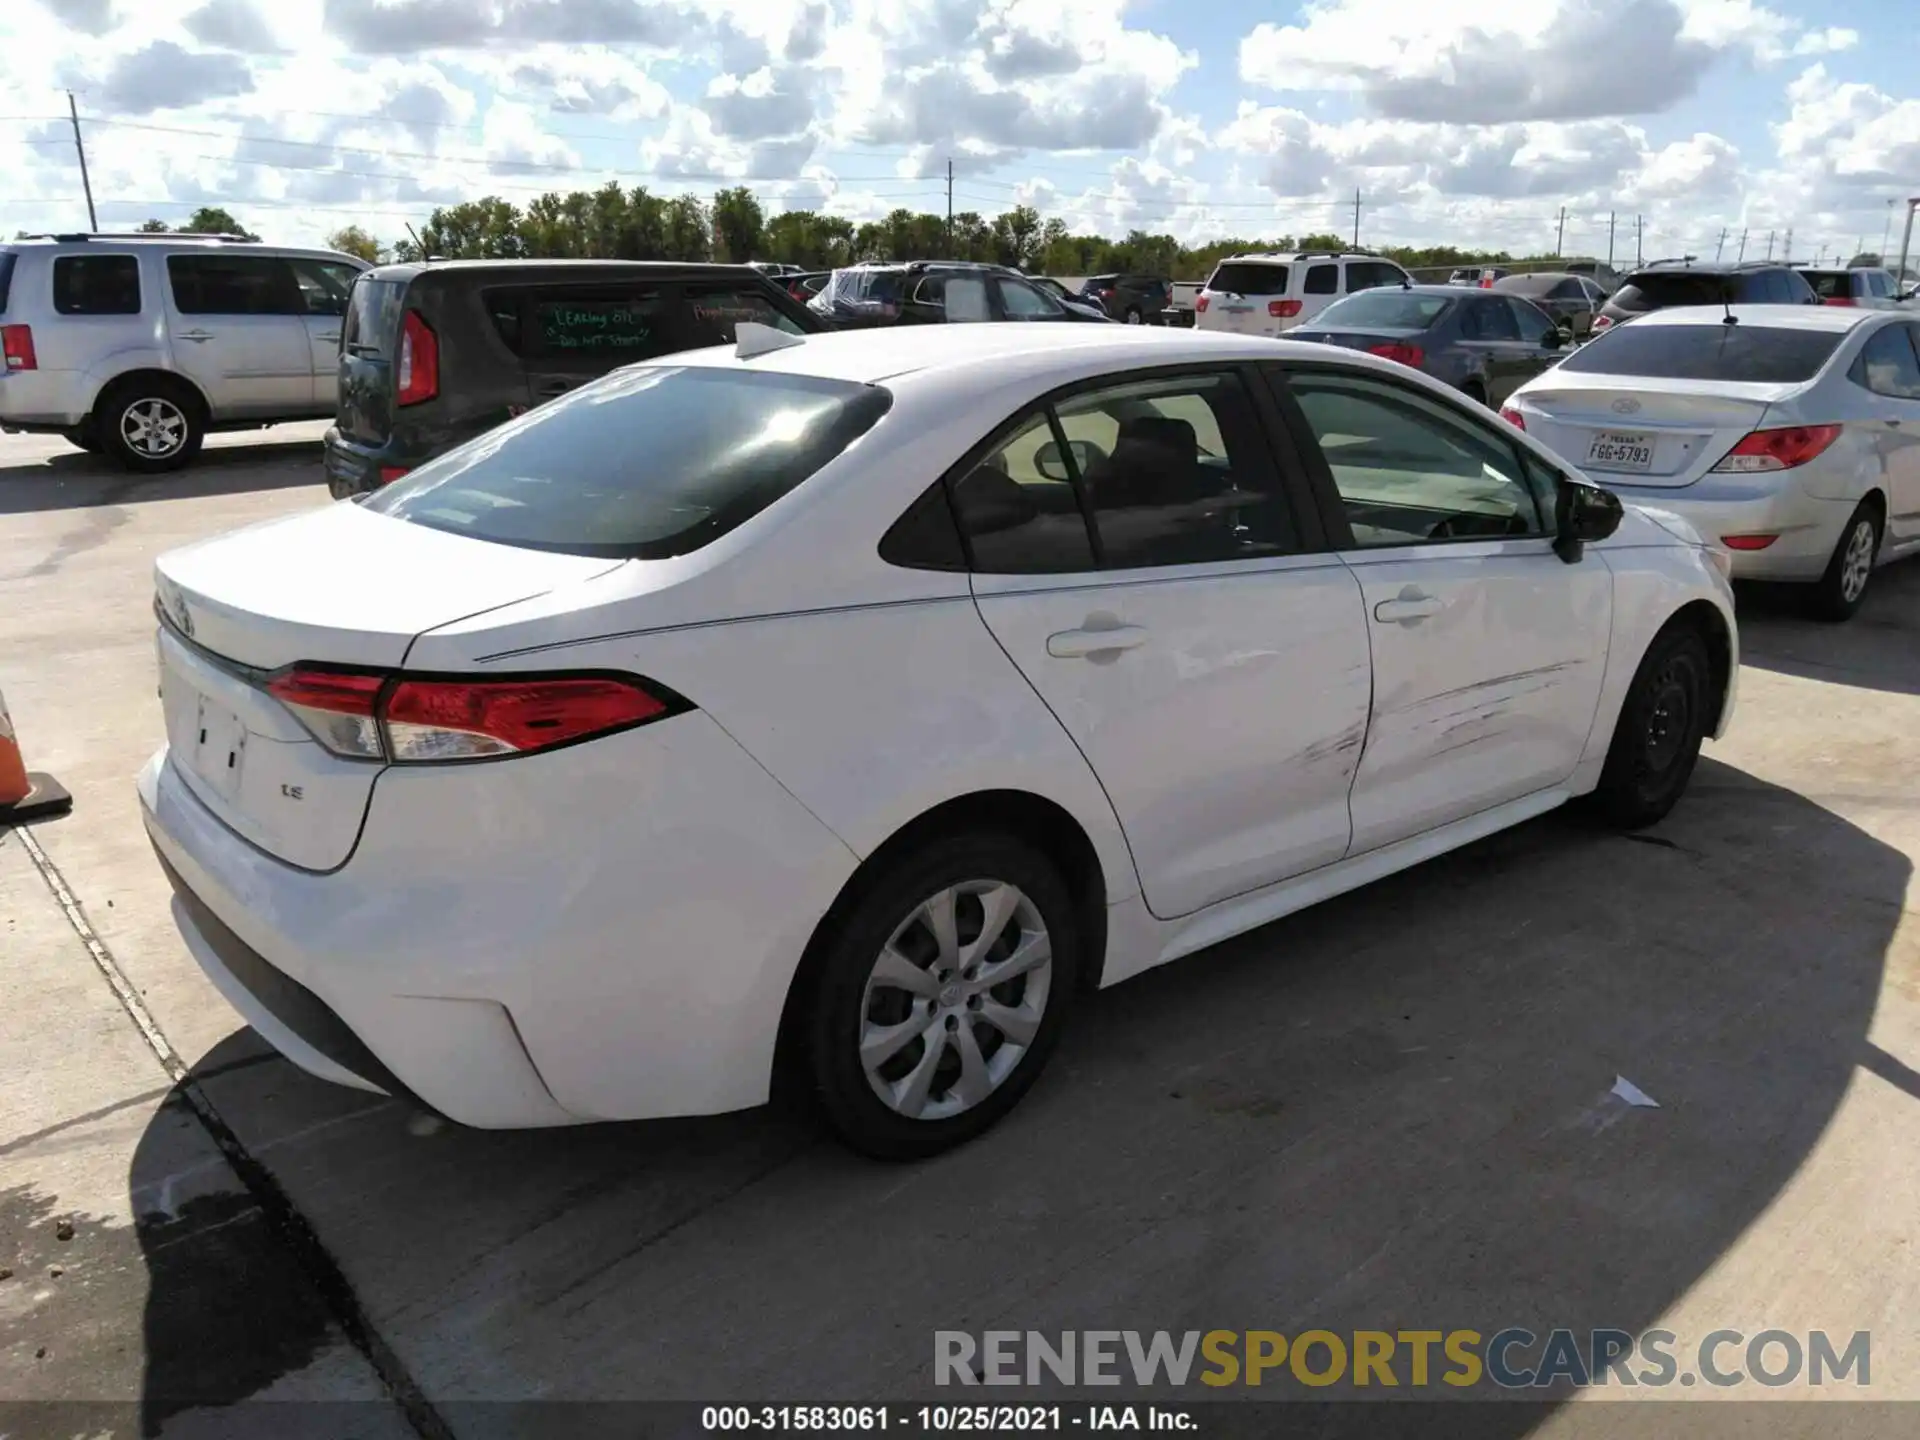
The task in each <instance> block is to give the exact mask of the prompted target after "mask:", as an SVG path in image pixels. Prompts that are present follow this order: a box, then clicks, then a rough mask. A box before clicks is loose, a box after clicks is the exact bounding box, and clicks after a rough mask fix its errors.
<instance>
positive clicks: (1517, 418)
mask: <svg viewBox="0 0 1920 1440" xmlns="http://www.w3.org/2000/svg"><path fill="white" fill-rule="evenodd" d="M1500 418H1501V419H1502V420H1504V421H1506V422H1507V423H1508V424H1509V425H1511V426H1513V428H1514V429H1516V430H1524V429H1526V428H1527V417H1526V416H1524V415H1522V414H1521V413H1520V412H1519V411H1518V410H1516V409H1514V408H1513V406H1511V405H1502V406H1501V407H1500Z"/></svg>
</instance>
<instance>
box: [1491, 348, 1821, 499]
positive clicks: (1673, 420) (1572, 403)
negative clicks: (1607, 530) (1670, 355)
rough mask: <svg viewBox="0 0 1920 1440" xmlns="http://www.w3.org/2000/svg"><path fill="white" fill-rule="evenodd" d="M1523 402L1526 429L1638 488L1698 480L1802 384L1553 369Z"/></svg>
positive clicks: (1587, 466)
mask: <svg viewBox="0 0 1920 1440" xmlns="http://www.w3.org/2000/svg"><path fill="white" fill-rule="evenodd" d="M1550 374H1551V378H1550V379H1548V380H1546V381H1545V382H1544V383H1543V382H1542V381H1535V382H1534V383H1533V384H1531V385H1529V386H1528V387H1527V388H1526V390H1525V391H1524V393H1522V394H1521V395H1520V396H1519V397H1518V399H1519V401H1520V402H1521V403H1522V404H1523V405H1524V407H1525V413H1526V422H1527V433H1528V434H1529V435H1532V436H1533V437H1534V438H1535V439H1537V440H1539V441H1541V442H1542V443H1543V444H1545V445H1547V446H1549V447H1550V448H1552V449H1554V450H1556V451H1558V452H1559V453H1560V454H1561V455H1562V456H1564V457H1565V458H1566V459H1567V460H1568V461H1570V462H1571V463H1573V464H1574V465H1577V466H1579V467H1580V468H1581V469H1582V470H1585V471H1588V472H1589V473H1591V474H1593V475H1596V476H1601V477H1618V478H1619V479H1620V480H1622V481H1630V482H1631V483H1633V484H1636V485H1655V486H1666V487H1671V488H1678V487H1680V486H1683V485H1691V484H1693V483H1694V482H1695V481H1696V480H1699V479H1700V478H1701V477H1702V476H1704V475H1706V474H1707V472H1708V471H1710V470H1711V469H1712V468H1713V467H1714V466H1715V465H1717V464H1718V463H1719V462H1720V461H1721V460H1722V459H1724V458H1725V457H1726V454H1727V452H1728V451H1729V450H1731V449H1733V447H1734V446H1735V445H1737V444H1739V443H1740V441H1741V440H1742V439H1744V438H1745V437H1746V436H1747V435H1748V434H1749V433H1750V432H1751V431H1754V430H1758V429H1761V428H1762V427H1763V424H1764V417H1765V416H1766V413H1767V410H1768V407H1769V406H1772V405H1775V404H1778V403H1780V402H1781V401H1783V400H1785V399H1786V398H1787V397H1788V396H1790V395H1792V394H1794V393H1795V392H1797V391H1798V390H1800V389H1801V388H1803V387H1801V386H1799V385H1765V384H1736V383H1730V382H1728V381H1724V380H1662V381H1661V382H1659V388H1658V389H1650V388H1646V387H1645V382H1644V381H1636V380H1632V379H1627V378H1609V377H1607V376H1604V375H1593V376H1586V375H1575V374H1570V373H1567V372H1565V371H1558V370H1556V371H1553V372H1550Z"/></svg>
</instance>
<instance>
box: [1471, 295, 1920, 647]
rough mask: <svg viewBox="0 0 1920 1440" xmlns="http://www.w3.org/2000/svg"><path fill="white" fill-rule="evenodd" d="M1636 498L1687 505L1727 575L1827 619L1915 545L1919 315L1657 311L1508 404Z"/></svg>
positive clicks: (1919, 536) (1751, 308) (1757, 308)
mask: <svg viewBox="0 0 1920 1440" xmlns="http://www.w3.org/2000/svg"><path fill="white" fill-rule="evenodd" d="M1504 413H1505V414H1506V415H1507V418H1508V419H1510V420H1511V421H1513V422H1514V423H1515V424H1517V425H1519V426H1521V427H1522V428H1524V429H1525V430H1526V432H1527V433H1528V434H1529V435H1534V436H1537V437H1538V438H1539V439H1541V440H1543V441H1544V442H1545V443H1546V444H1548V445H1550V446H1552V447H1553V448H1554V449H1555V450H1557V451H1559V452H1560V453H1561V454H1563V455H1565V456H1566V457H1567V458H1568V459H1569V460H1571V461H1572V462H1573V463H1574V464H1576V465H1578V466H1580V467H1582V468H1583V469H1584V470H1585V471H1586V472H1587V473H1588V474H1589V475H1590V476H1592V477H1594V478H1596V479H1600V480H1603V481H1604V482H1605V483H1606V485H1607V486H1608V488H1610V489H1612V490H1614V491H1616V492H1617V493H1619V494H1621V495H1623V496H1626V497H1628V498H1630V499H1635V500H1639V501H1642V502H1644V503H1646V504H1649V505H1657V506H1659V507H1661V508H1663V509H1667V510H1671V511H1673V512H1675V513H1677V514H1680V515H1683V516H1685V517H1686V518H1687V520H1689V521H1690V522H1691V523H1692V524H1693V525H1694V526H1695V527H1696V528H1697V529H1698V530H1699V531H1700V532H1701V534H1703V535H1705V536H1706V537H1707V538H1709V539H1710V540H1712V541H1714V542H1715V543H1717V544H1720V545H1723V546H1725V547H1726V548H1727V550H1728V551H1729V552H1731V555H1732V564H1733V573H1734V574H1735V575H1736V576H1740V577H1745V578H1749V579H1755V580H1782V581H1793V582H1798V583H1801V584H1805V585H1807V586H1808V587H1809V589H1808V597H1809V602H1810V605H1811V608H1812V609H1813V610H1814V612H1815V613H1817V614H1819V615H1820V616H1822V617H1824V618H1827V619H1832V620H1844V619H1847V618H1849V617H1850V616H1851V615H1853V613H1854V612H1855V611H1856V610H1858V609H1859V607H1860V603H1861V601H1862V600H1863V599H1864V598H1865V595H1866V592H1867V586H1868V583H1869V581H1870V580H1871V578H1872V575H1873V571H1874V568H1875V566H1876V565H1878V564H1884V563H1886V562H1888V561H1891V560H1896V559H1899V558H1900V557H1902V556H1905V555H1911V554H1914V553H1916V552H1920V325H1916V323H1915V321H1914V320H1912V319H1910V318H1908V317H1907V316H1905V315H1904V314H1903V313H1901V312H1898V311H1874V310H1860V309H1848V308H1825V307H1822V308H1817V309H1816V308H1810V307H1800V306H1769V305H1736V306H1734V307H1732V309H1731V310H1727V309H1725V308H1724V307H1704V306H1702V307H1683V308H1676V309H1668V310H1656V311H1653V312H1651V313H1650V314H1646V315H1643V316H1641V317H1640V318H1639V319H1637V320H1635V321H1634V323H1633V324H1632V325H1629V326H1621V327H1619V328H1617V329H1614V330H1611V331H1608V332H1607V333H1605V334H1603V335H1601V336H1600V337H1599V338H1598V339H1596V340H1594V341H1593V342H1592V343H1591V344H1590V345H1587V346H1585V347H1583V348H1582V349H1580V350H1578V351H1576V352H1575V353H1574V354H1573V355H1571V356H1569V357H1568V358H1567V359H1566V360H1565V361H1563V362H1562V363H1561V364H1560V365H1559V366H1558V367H1557V368H1555V369H1554V370H1553V371H1552V372H1551V373H1550V374H1548V375H1545V376H1543V377H1542V378H1540V379H1539V380H1536V381H1534V382H1533V383H1532V384H1530V385H1528V386H1526V387H1525V388H1524V389H1522V390H1521V391H1519V392H1518V393H1517V394H1516V395H1515V396H1514V397H1513V400H1512V402H1511V405H1510V408H1509V409H1508V410H1507V411H1506V412H1504Z"/></svg>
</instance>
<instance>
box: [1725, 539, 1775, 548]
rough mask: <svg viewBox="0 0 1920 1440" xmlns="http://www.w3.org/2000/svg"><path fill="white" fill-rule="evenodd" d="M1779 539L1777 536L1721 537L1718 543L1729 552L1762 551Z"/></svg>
mask: <svg viewBox="0 0 1920 1440" xmlns="http://www.w3.org/2000/svg"><path fill="white" fill-rule="evenodd" d="M1779 538H1780V537H1779V536H1778V535H1722V536H1721V537H1720V543H1721V544H1722V545H1724V546H1726V547H1727V549H1729V550H1764V549H1766V548H1767V546H1769V545H1771V544H1772V543H1773V542H1774V541H1776V540H1778V539H1779Z"/></svg>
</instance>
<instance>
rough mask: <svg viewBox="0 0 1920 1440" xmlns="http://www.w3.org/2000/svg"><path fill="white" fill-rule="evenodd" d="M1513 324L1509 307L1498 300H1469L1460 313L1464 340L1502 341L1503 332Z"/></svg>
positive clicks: (1461, 331)
mask: <svg viewBox="0 0 1920 1440" xmlns="http://www.w3.org/2000/svg"><path fill="white" fill-rule="evenodd" d="M1512 324H1513V317H1512V315H1511V314H1510V313H1509V312H1508V310H1507V307H1506V306H1505V305H1503V304H1501V303H1500V302H1499V301H1498V300H1469V301H1468V302H1467V304H1466V307H1465V309H1463V310H1462V311H1461V313H1460V338H1461V339H1462V340H1500V339H1503V338H1505V337H1504V336H1502V335H1501V333H1500V332H1501V331H1502V330H1505V329H1507V328H1508V327H1510V326H1511V325H1512Z"/></svg>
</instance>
